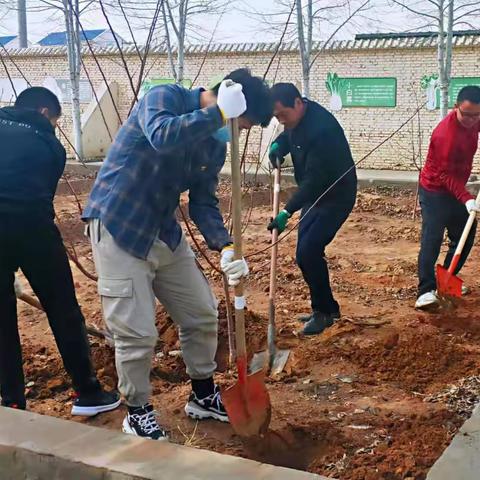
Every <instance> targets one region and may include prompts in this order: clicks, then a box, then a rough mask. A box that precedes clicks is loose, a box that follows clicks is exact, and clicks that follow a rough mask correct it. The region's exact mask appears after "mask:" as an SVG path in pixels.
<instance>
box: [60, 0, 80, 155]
mask: <svg viewBox="0 0 480 480" xmlns="http://www.w3.org/2000/svg"><path fill="white" fill-rule="evenodd" d="M77 2H78V0H76V1H75V6H74V5H73V2H72V0H63V5H64V14H65V27H66V34H67V57H68V67H69V71H70V86H71V98H70V101H71V104H72V121H73V135H74V141H73V145H74V147H75V158H76V159H77V160H78V161H82V160H83V144H82V121H81V113H80V55H81V50H80V44H81V38H80V33H79V32H78V28H79V25H78V18H77V17H78V15H79V10H77V7H78V3H77ZM74 8H75V12H74V10H73V9H74ZM74 17H75V18H74Z"/></svg>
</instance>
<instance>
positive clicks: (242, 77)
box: [213, 68, 273, 127]
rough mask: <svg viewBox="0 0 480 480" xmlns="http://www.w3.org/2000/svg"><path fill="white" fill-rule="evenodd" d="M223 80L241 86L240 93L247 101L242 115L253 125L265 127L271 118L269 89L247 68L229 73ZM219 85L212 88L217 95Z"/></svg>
mask: <svg viewBox="0 0 480 480" xmlns="http://www.w3.org/2000/svg"><path fill="white" fill-rule="evenodd" d="M224 80H232V81H233V82H235V83H239V84H240V85H242V91H243V94H244V95H245V99H246V101H247V110H246V111H245V113H244V115H245V116H246V117H247V118H248V119H249V120H251V121H252V122H253V123H254V124H255V125H261V126H262V127H266V126H267V125H268V124H269V123H270V120H271V119H272V117H273V102H272V96H271V94H270V88H269V87H268V85H267V84H266V83H265V81H264V80H262V79H261V78H260V77H254V76H253V75H252V73H251V72H250V70H249V69H248V68H239V69H238V70H234V71H233V72H231V73H229V74H228V75H227V76H226V77H225V78H224ZM219 87H220V84H218V85H216V86H215V87H214V88H213V91H214V92H215V94H218V89H219Z"/></svg>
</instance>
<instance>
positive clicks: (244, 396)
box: [222, 370, 272, 437]
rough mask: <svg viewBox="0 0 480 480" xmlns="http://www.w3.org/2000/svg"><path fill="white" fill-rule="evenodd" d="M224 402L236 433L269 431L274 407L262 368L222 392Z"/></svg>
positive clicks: (241, 434) (242, 435) (246, 433)
mask: <svg viewBox="0 0 480 480" xmlns="http://www.w3.org/2000/svg"><path fill="white" fill-rule="evenodd" d="M222 402H223V404H224V405H225V409H226V411H227V414H228V418H229V420H230V424H231V425H232V428H233V430H234V431H235V433H237V434H238V435H240V436H241V437H251V436H254V435H259V434H261V433H264V432H266V431H267V429H268V426H269V424H270V417H271V413H272V407H271V405H270V397H269V395H268V391H267V388H266V386H265V374H264V372H263V371H262V370H261V371H259V372H256V373H254V374H252V375H248V376H247V377H246V381H245V383H240V382H237V383H236V384H235V385H233V386H232V387H230V388H229V389H227V390H225V391H224V392H222Z"/></svg>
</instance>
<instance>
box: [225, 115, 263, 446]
mask: <svg viewBox="0 0 480 480" xmlns="http://www.w3.org/2000/svg"><path fill="white" fill-rule="evenodd" d="M230 133H231V159H232V219H233V241H234V249H235V259H236V260H239V259H241V258H242V257H243V254H242V205H241V202H242V191H241V183H240V179H241V172H240V158H239V143H238V137H239V133H238V120H230ZM234 303H235V340H236V350H237V351H236V353H237V358H236V363H237V370H238V380H237V383H236V384H235V385H233V386H232V387H230V388H229V389H227V390H225V391H223V392H222V401H223V404H224V405H225V409H226V411H227V414H228V418H229V420H230V423H231V425H232V428H233V430H234V431H235V433H237V434H238V435H240V436H241V437H253V436H255V435H259V434H261V433H264V432H266V431H267V429H268V425H269V424H270V416H271V405H270V397H269V395H268V392H267V388H266V386H265V374H264V372H263V371H259V372H256V373H255V374H253V375H247V346H246V341H245V297H244V284H243V279H242V280H241V281H240V283H239V284H238V285H237V286H236V287H235V302H234Z"/></svg>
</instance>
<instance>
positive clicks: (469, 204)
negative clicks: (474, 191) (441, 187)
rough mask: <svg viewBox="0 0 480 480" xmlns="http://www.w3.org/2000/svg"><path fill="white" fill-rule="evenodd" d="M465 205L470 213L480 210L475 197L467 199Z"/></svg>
mask: <svg viewBox="0 0 480 480" xmlns="http://www.w3.org/2000/svg"><path fill="white" fill-rule="evenodd" d="M465 207H466V208H467V212H468V213H469V214H470V213H472V212H480V208H479V207H478V205H477V202H476V201H475V200H473V199H470V200H467V201H466V202H465Z"/></svg>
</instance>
